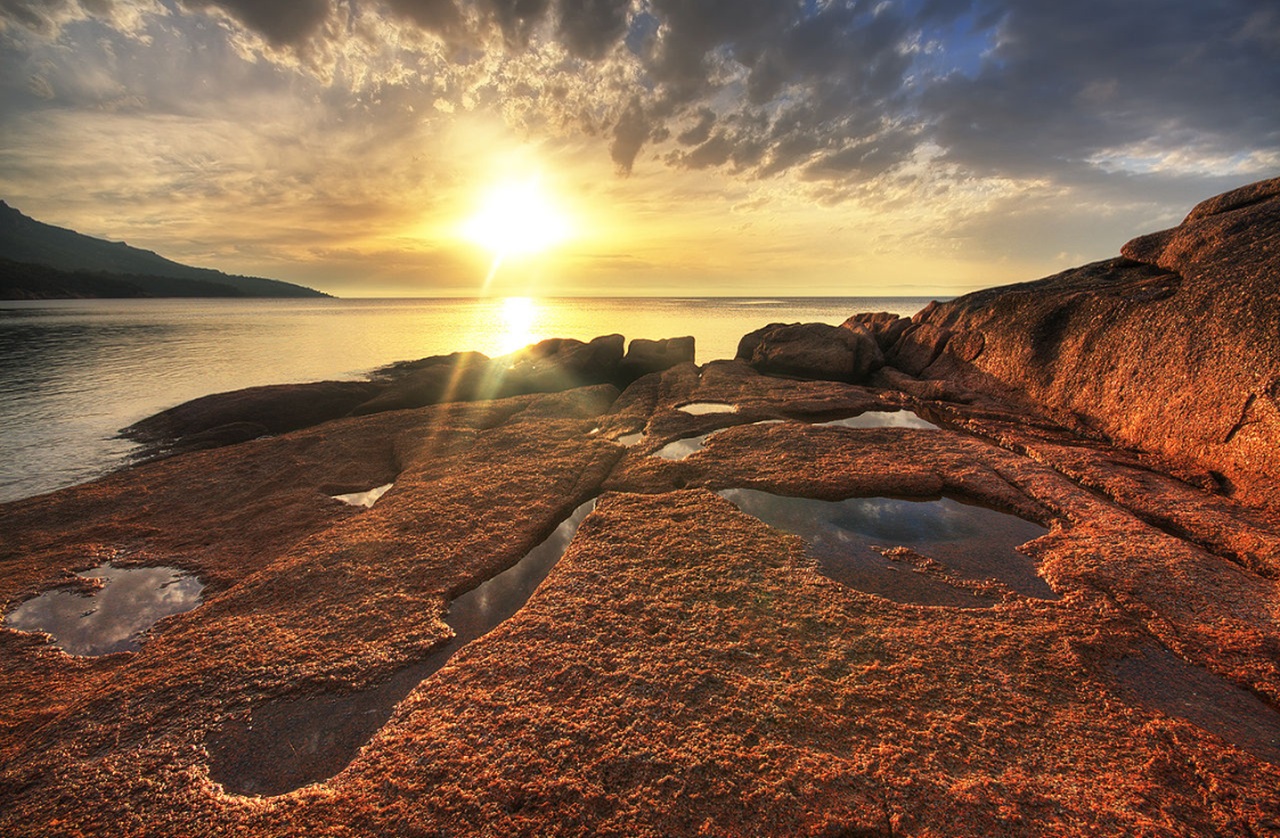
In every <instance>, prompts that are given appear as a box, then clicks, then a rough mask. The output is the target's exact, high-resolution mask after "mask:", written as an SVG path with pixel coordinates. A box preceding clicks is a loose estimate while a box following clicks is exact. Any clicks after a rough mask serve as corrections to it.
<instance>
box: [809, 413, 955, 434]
mask: <svg viewBox="0 0 1280 838" xmlns="http://www.w3.org/2000/svg"><path fill="white" fill-rule="evenodd" d="M814 424H815V425H816V426H817V427H819V428H918V429H921V430H928V431H936V430H938V426H937V425H935V424H933V423H932V422H930V421H929V420H928V419H924V418H922V417H921V416H920V415H919V414H918V413H915V412H914V411H910V410H868V411H866V412H865V413H859V414H858V415H857V416H847V417H845V418H844V419H832V420H831V421H830V422H816V423H814Z"/></svg>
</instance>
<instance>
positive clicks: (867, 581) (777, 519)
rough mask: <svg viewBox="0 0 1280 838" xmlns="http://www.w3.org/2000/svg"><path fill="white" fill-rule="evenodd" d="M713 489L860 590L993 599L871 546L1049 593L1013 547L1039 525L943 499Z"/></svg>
mask: <svg viewBox="0 0 1280 838" xmlns="http://www.w3.org/2000/svg"><path fill="white" fill-rule="evenodd" d="M720 494H721V496H722V497H724V498H726V499H727V500H729V501H730V502H731V503H733V504H734V505H735V506H737V507H738V508H739V509H741V510H742V511H743V512H746V513H747V514H749V515H752V516H754V517H756V518H759V519H760V520H762V521H764V522H765V523H767V524H769V525H770V526H773V527H777V528H778V529H782V530H786V531H787V532H790V533H794V534H796V535H798V536H800V537H801V538H803V539H804V540H805V541H806V542H807V543H808V545H809V550H810V553H811V554H812V555H813V556H814V558H815V559H817V561H818V566H819V568H820V569H821V571H822V572H823V573H824V574H826V575H827V576H830V577H831V578H832V579H835V580H836V581H838V582H842V583H844V584H846V585H849V586H850V587H853V588H857V589H858V590H860V591H865V592H867V593H872V594H877V595H879V596H883V597H885V598H887V599H892V600H894V601H896V602H904V603H915V604H919V605H947V606H958V607H965V606H969V607H973V606H982V605H988V604H991V602H993V600H992V598H991V597H989V596H985V595H983V594H981V593H978V592H975V591H972V590H970V589H968V588H966V587H963V586H956V585H952V584H949V583H948V582H946V581H944V580H943V579H941V578H937V577H935V576H933V575H931V574H926V573H921V572H918V571H916V570H915V568H914V566H913V565H912V564H911V563H910V562H907V561H895V560H894V559H892V558H889V557H887V556H885V555H883V554H882V553H881V552H879V551H878V550H876V549H872V548H881V549H890V548H894V547H906V548H908V549H910V550H912V551H914V552H916V553H918V554H920V555H922V556H925V557H927V558H929V559H933V560H935V561H937V562H940V563H941V564H943V565H945V566H946V568H947V569H948V570H950V571H951V572H952V573H954V574H957V575H958V576H960V577H961V578H963V579H967V580H971V581H974V582H979V581H982V580H985V579H995V580H997V581H999V582H1001V583H1003V584H1004V585H1006V586H1007V587H1009V588H1010V589H1012V590H1013V591H1015V592H1017V593H1019V594H1022V595H1023V596H1028V597H1034V598H1037V599H1056V598H1057V597H1056V594H1054V592H1053V589H1052V588H1050V587H1049V585H1048V584H1047V583H1046V582H1045V581H1044V580H1043V579H1041V578H1040V576H1038V575H1037V574H1036V563H1035V561H1034V560H1033V559H1031V558H1030V557H1028V556H1025V555H1023V554H1022V553H1019V552H1018V551H1017V550H1016V549H1015V548H1016V547H1017V546H1018V545H1020V544H1023V543H1025V542H1027V541H1030V540H1032V539H1034V538H1038V537H1039V536H1041V535H1044V534H1045V532H1046V531H1047V530H1046V529H1045V528H1044V527H1042V526H1040V525H1039V524H1034V523H1031V522H1030V521H1024V520H1023V519H1021V518H1019V517H1017V516H1015V515H1009V514H1007V513H1004V512H998V511H996V510H993V509H988V508H986V507H982V506H977V505H975V504H972V503H964V502H961V501H958V500H956V499H953V498H945V497H944V498H937V499H933V500H923V499H922V500H907V499H900V498H849V499H847V500H842V501H822V500H811V499H808V498H793V497H785V496H782V495H774V494H770V493H768V492H761V491H756V490H754V489H726V490H724V491H722V492H720Z"/></svg>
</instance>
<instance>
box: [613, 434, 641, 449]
mask: <svg viewBox="0 0 1280 838" xmlns="http://www.w3.org/2000/svg"><path fill="white" fill-rule="evenodd" d="M616 442H619V443H621V444H623V445H625V446H627V447H628V448H630V447H631V446H633V445H639V444H640V443H642V442H644V432H643V431H636V432H635V433H633V434H623V435H622V436H620V437H618V438H617V440H616Z"/></svg>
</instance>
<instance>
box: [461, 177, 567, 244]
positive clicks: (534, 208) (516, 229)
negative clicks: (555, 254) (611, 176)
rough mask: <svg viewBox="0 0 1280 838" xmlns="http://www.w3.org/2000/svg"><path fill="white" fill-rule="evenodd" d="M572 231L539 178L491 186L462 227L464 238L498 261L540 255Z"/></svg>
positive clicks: (565, 217) (562, 240) (564, 238)
mask: <svg viewBox="0 0 1280 838" xmlns="http://www.w3.org/2000/svg"><path fill="white" fill-rule="evenodd" d="M570 232H571V231H570V225H569V220H568V217H567V216H566V215H565V214H564V212H563V211H561V209H560V207H559V206H558V205H557V203H556V201H555V200H554V199H553V198H552V197H551V196H550V195H549V194H548V193H547V192H546V191H544V190H543V189H542V186H541V183H540V182H539V179H538V178H536V177H534V178H529V179H528V180H524V181H510V182H507V183H500V184H498V185H496V186H494V187H492V188H491V189H490V190H489V191H488V192H487V193H485V195H484V197H483V198H482V199H481V200H480V202H479V206H478V209H477V210H476V213H475V214H474V215H472V216H471V217H470V218H469V219H467V221H466V222H465V223H464V224H463V225H462V236H463V238H465V239H466V240H467V241H470V242H471V243H473V244H477V245H479V246H480V247H483V248H484V249H485V250H487V251H489V253H490V254H491V255H492V256H493V257H494V258H495V259H506V258H509V257H513V256H528V255H531V254H535V253H541V252H543V251H545V250H549V249H551V248H553V247H555V246H556V245H559V244H561V243H563V242H564V241H566V240H567V239H568V238H569V236H570Z"/></svg>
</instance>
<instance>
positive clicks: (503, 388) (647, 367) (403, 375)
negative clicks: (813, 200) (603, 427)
mask: <svg viewBox="0 0 1280 838" xmlns="http://www.w3.org/2000/svg"><path fill="white" fill-rule="evenodd" d="M624 343H625V339H624V338H623V336H622V335H603V336H601V337H598V338H595V339H593V340H591V341H590V342H586V343H584V342H583V341H580V340H573V339H568V338H551V339H549V340H544V341H542V342H540V343H536V344H534V345H532V346H528V347H526V348H524V349H522V350H519V351H517V352H514V353H512V354H510V355H506V356H503V357H501V358H492V359H491V358H489V357H488V356H487V355H484V354H483V353H480V352H454V353H452V354H449V355H433V356H431V357H429V358H422V359H419V360H416V361H401V362H398V363H395V364H390V365H388V366H386V367H383V368H382V369H380V370H377V371H375V373H374V375H373V380H371V381H320V382H316V383H312V384H281V385H270V386H265V387H250V388H247V389H244V390H235V391H232V392H228V393H216V394H214V395H210V396H203V397H201V398H198V399H193V400H192V401H189V402H184V403H183V404H180V405H178V406H177V407H173V408H170V409H168V410H165V411H162V412H161V413H157V414H156V415H154V416H149V417H147V418H146V419H143V420H142V421H140V422H137V423H135V424H133V425H130V426H129V427H128V428H125V429H123V430H122V431H121V435H122V436H124V437H126V438H129V439H134V440H137V441H139V442H142V443H144V444H146V445H147V446H148V449H147V450H146V451H145V452H144V455H156V454H171V453H176V452H183V451H197V450H202V449H206V448H217V447H219V446H222V445H232V444H235V443H238V442H245V441H247V440H250V439H255V438H257V437H259V436H266V435H270V434H278V433H284V432H286V431H293V430H299V429H302V428H308V427H311V426H313V425H318V424H320V423H321V422H327V421H329V420H331V419H338V418H341V417H344V416H368V415H371V414H374V413H382V412H384V411H388V410H403V409H406V408H414V407H424V406H426V405H432V404H440V403H443V402H455V401H480V400H485V399H495V398H506V397H509V396H517V395H526V394H529V393H554V392H558V391H561V390H569V389H572V388H575V387H583V386H588V385H592V384H613V385H616V386H620V387H625V386H626V385H627V384H630V383H631V382H632V381H635V380H636V379H637V378H639V377H640V376H642V375H646V374H648V373H652V372H660V371H662V370H665V369H669V368H671V367H673V366H676V365H677V364H681V363H688V362H691V361H692V360H693V357H694V341H693V338H691V337H681V338H668V339H666V340H656V341H654V340H644V339H642V338H637V339H635V340H633V341H631V348H630V350H629V351H628V353H627V355H626V357H625V358H624V356H623V351H622V350H623V345H624Z"/></svg>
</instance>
